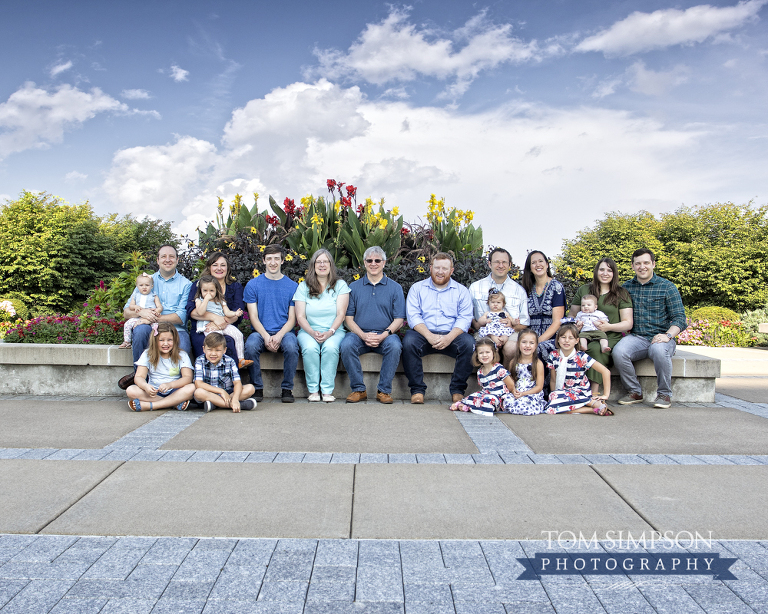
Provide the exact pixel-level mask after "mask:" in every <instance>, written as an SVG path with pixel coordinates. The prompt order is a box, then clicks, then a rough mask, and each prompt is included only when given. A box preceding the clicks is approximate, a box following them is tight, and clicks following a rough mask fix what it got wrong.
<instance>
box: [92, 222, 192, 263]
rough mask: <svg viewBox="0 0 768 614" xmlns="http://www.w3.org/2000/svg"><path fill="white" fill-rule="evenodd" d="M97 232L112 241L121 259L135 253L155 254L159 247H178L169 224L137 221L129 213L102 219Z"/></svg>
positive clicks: (176, 239) (176, 238)
mask: <svg viewBox="0 0 768 614" xmlns="http://www.w3.org/2000/svg"><path fill="white" fill-rule="evenodd" d="M99 231H100V232H101V233H103V234H104V235H106V236H108V237H110V238H111V239H112V241H113V243H114V249H115V251H117V252H118V253H119V254H120V256H121V258H123V259H125V258H128V256H129V255H130V254H131V253H133V252H137V251H138V252H141V253H143V254H145V253H148V252H151V253H157V250H158V249H159V248H160V246H161V245H173V246H174V247H175V248H177V249H178V247H179V238H178V236H177V235H176V233H174V232H173V230H171V222H164V221H163V220H150V219H144V220H137V219H136V218H135V217H133V216H132V215H131V214H130V213H129V214H128V215H125V216H123V217H120V216H119V215H118V214H117V213H111V214H109V215H107V216H105V217H102V218H101V219H100V223H99Z"/></svg>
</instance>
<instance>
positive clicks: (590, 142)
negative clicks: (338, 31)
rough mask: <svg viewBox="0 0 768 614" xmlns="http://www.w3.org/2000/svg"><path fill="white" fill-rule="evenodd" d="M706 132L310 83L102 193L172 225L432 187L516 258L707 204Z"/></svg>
mask: <svg viewBox="0 0 768 614" xmlns="http://www.w3.org/2000/svg"><path fill="white" fill-rule="evenodd" d="M404 126H407V127H408V129H407V130H404V129H403V127H404ZM706 138H708V135H707V133H706V132H705V130H704V129H703V128H702V127H697V128H696V129H690V130H674V129H668V128H666V127H665V126H664V125H662V124H661V123H659V122H656V121H651V120H647V119H642V118H639V117H637V116H635V115H633V114H631V113H627V112H622V111H613V110H607V109H601V108H589V107H580V108H575V109H554V108H549V107H543V106H536V105H524V104H516V105H512V104H509V105H505V106H502V107H499V108H496V109H492V110H489V111H486V112H483V113H477V114H471V115H470V114H461V113H459V112H457V111H455V110H452V109H445V108H438V107H414V106H411V105H410V104H409V103H407V102H402V101H386V100H376V101H371V100H368V99H366V98H365V96H363V95H362V94H361V93H360V92H359V91H358V89H357V88H354V87H353V88H341V87H339V86H337V85H333V84H330V83H329V82H327V81H324V80H320V81H318V82H317V83H313V84H307V83H294V84H292V85H289V86H287V87H285V88H277V89H275V90H273V91H272V92H270V93H269V94H267V95H266V96H264V97H263V98H259V99H255V100H251V101H250V102H249V103H248V104H247V105H246V106H245V107H244V108H242V109H237V110H236V111H235V112H234V113H233V116H232V119H231V121H230V122H229V123H228V124H227V126H226V128H225V131H224V134H223V138H222V140H221V147H220V148H218V149H217V147H216V146H215V145H214V144H213V143H211V142H207V141H202V140H199V139H195V138H192V137H188V136H187V137H180V138H179V139H178V140H177V141H176V142H174V143H171V144H168V145H164V146H160V147H158V146H148V147H134V148H132V149H126V150H122V151H120V152H118V153H117V154H116V155H115V158H114V161H113V166H112V169H111V170H110V172H109V174H108V178H107V181H106V182H105V184H104V189H105V190H106V192H107V195H108V196H109V197H110V200H111V201H112V206H113V207H117V209H118V210H120V211H123V212H127V211H132V212H135V213H141V214H144V213H151V214H153V215H157V216H158V217H161V218H163V219H167V220H175V221H176V222H177V225H176V228H177V229H178V230H179V231H182V232H185V233H193V232H194V229H195V227H197V226H199V225H200V224H202V223H203V222H205V221H207V220H211V219H213V217H214V212H215V207H216V198H217V197H218V196H221V197H222V198H224V199H225V201H227V202H230V201H231V199H232V197H233V196H234V194H235V193H240V194H242V195H244V197H245V198H246V199H247V201H248V202H249V203H250V202H251V201H250V198H251V196H250V193H251V192H253V191H257V192H259V193H260V194H261V195H262V200H261V201H260V202H261V203H262V210H263V208H264V207H266V195H267V194H272V195H273V196H274V197H275V198H276V199H277V200H278V202H280V201H282V199H283V198H285V197H286V196H288V197H290V198H295V199H297V198H299V197H301V196H303V195H304V194H307V193H309V192H312V193H314V194H315V195H320V194H325V180H326V179H328V178H329V177H333V178H336V179H340V180H342V181H347V182H351V183H354V185H357V186H358V188H359V192H358V194H359V196H360V197H361V198H362V197H365V196H368V195H370V196H372V197H374V198H376V199H378V198H380V197H382V196H383V197H385V199H386V202H387V205H388V206H390V207H394V206H398V207H400V210H401V211H402V212H403V214H404V215H405V219H406V220H408V221H417V220H418V218H419V217H423V216H424V215H425V213H426V204H425V201H426V200H427V198H428V197H429V194H430V193H431V192H435V193H436V194H438V195H440V196H445V197H446V198H447V202H448V204H449V205H452V206H457V207H459V208H462V209H468V208H469V209H472V210H474V211H475V212H476V217H475V219H476V221H477V222H478V223H479V224H480V225H482V226H483V228H484V234H485V241H486V243H494V244H503V245H506V246H508V247H509V248H510V250H511V251H512V252H513V255H514V256H515V259H516V261H517V260H520V259H521V258H522V257H524V255H525V249H528V248H533V247H537V248H538V249H544V250H546V251H547V252H548V253H550V254H555V253H557V251H558V250H559V248H560V241H561V238H562V237H570V236H573V234H574V232H575V229H577V228H581V227H584V226H585V225H587V224H588V223H590V221H591V220H593V219H595V218H598V217H600V216H601V215H602V214H603V213H605V212H607V211H612V210H624V211H635V210H637V209H641V208H648V209H650V210H653V211H661V210H668V209H671V208H674V207H676V206H679V205H680V203H682V202H686V203H693V202H709V201H710V200H712V196H711V195H712V193H713V192H714V191H715V190H716V189H718V188H720V187H721V186H723V185H726V184H727V185H732V184H733V181H734V179H733V178H734V174H733V168H727V169H726V168H724V167H722V160H721V158H720V156H715V155H712V157H711V159H710V158H709V157H708V156H709V155H710V154H709V152H710V151H714V149H711V148H709V147H706V146H703V145H702V142H703V141H704V139H706ZM765 162H766V161H765V160H762V161H761V160H755V161H754V168H752V167H750V169H741V170H740V171H739V173H741V175H739V176H743V175H744V174H746V173H747V172H757V171H756V169H757V168H758V167H760V165H761V163H765ZM739 173H737V175H738V174H739ZM752 189H755V188H754V186H752ZM730 198H734V197H733V196H731V197H730Z"/></svg>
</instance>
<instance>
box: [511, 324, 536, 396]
mask: <svg viewBox="0 0 768 614" xmlns="http://www.w3.org/2000/svg"><path fill="white" fill-rule="evenodd" d="M523 335H533V338H534V339H536V349H534V350H533V357H532V358H531V377H533V381H534V382H535V381H536V376H537V375H538V373H539V365H540V364H541V361H540V360H539V357H538V354H537V351H536V350H538V348H539V336H538V335H537V334H536V332H535V331H533V330H531V329H530V328H524V329H523V330H521V331H520V332H519V333H518V334H517V347H516V348H515V355H514V356H513V357H512V360H510V361H509V366H508V367H507V371H509V374H510V375H511V376H512V381H513V382H515V384H517V365H518V364H520V357H521V353H520V341H522V339H523Z"/></svg>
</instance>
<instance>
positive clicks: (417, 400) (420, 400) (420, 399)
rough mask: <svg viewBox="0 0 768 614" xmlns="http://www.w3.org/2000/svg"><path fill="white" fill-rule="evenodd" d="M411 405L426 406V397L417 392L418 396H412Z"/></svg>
mask: <svg viewBox="0 0 768 614" xmlns="http://www.w3.org/2000/svg"><path fill="white" fill-rule="evenodd" d="M411 404H412V405H424V395H423V394H421V393H420V392H417V393H416V394H412V395H411Z"/></svg>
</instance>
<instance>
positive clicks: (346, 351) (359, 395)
mask: <svg viewBox="0 0 768 614" xmlns="http://www.w3.org/2000/svg"><path fill="white" fill-rule="evenodd" d="M363 260H364V264H365V271H366V274H365V276H364V277H363V278H362V279H358V280H357V281H355V282H353V283H352V284H351V285H350V290H351V294H350V295H349V307H348V308H347V317H346V318H345V320H344V324H345V325H346V327H347V329H348V330H349V333H348V334H347V335H346V336H345V337H344V340H343V341H342V342H341V348H340V352H341V360H342V362H343V363H344V368H345V369H346V370H347V374H348V375H349V385H350V388H352V394H350V395H349V396H348V397H347V403H357V402H359V401H363V400H365V399H367V398H368V393H367V392H366V391H365V382H364V381H363V368H362V366H361V365H360V354H366V353H368V352H376V353H377V354H381V356H382V361H381V372H380V374H379V386H378V390H377V392H376V400H377V401H379V402H380V403H392V380H393V379H394V377H395V369H397V364H398V363H399V362H400V352H401V351H402V349H403V346H402V343H400V337H398V336H397V332H398V331H399V330H400V327H401V326H402V325H403V320H404V319H405V295H404V294H403V288H402V286H401V285H400V284H399V283H397V282H396V281H393V280H391V279H389V277H387V276H386V275H384V265H385V264H386V263H387V255H386V254H385V253H384V250H383V249H381V248H380V247H379V246H374V247H369V248H368V249H367V250H365V254H363Z"/></svg>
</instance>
